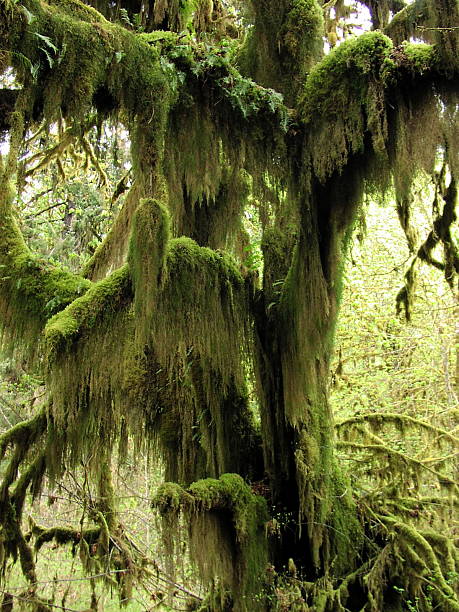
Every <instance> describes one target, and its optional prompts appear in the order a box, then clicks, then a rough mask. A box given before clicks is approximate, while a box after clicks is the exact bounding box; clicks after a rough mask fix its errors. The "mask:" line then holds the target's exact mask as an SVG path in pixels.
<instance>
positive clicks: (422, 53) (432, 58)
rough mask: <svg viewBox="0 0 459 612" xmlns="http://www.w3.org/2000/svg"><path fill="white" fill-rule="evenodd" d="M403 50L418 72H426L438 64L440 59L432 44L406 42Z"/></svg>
mask: <svg viewBox="0 0 459 612" xmlns="http://www.w3.org/2000/svg"><path fill="white" fill-rule="evenodd" d="M403 51H404V53H405V55H406V57H407V58H408V61H409V62H410V67H412V70H413V71H414V72H415V73H416V74H424V73H426V72H428V71H429V70H432V68H434V67H436V66H437V63H438V59H437V55H436V53H435V49H434V47H432V45H426V44H422V43H418V44H415V43H405V44H404V45H403Z"/></svg>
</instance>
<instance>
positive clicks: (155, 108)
mask: <svg viewBox="0 0 459 612" xmlns="http://www.w3.org/2000/svg"><path fill="white" fill-rule="evenodd" d="M89 4H93V6H89ZM365 6H367V7H368V9H369V11H370V14H371V17H372V19H373V31H370V32H367V33H364V34H362V35H360V36H353V37H350V38H349V40H345V41H339V40H338V39H339V35H340V32H341V33H342V34H343V36H344V35H345V34H346V33H347V32H348V27H347V26H346V17H348V16H349V11H350V8H349V7H347V8H346V5H345V4H344V3H342V2H337V3H334V5H333V7H332V6H331V3H324V4H323V5H322V4H321V3H320V2H317V1H316V0H282V1H280V2H278V3H277V5H276V6H274V4H273V3H272V2H271V3H270V2H266V1H264V0H259V1H258V0H257V1H256V0H252V1H250V2H235V3H234V4H233V3H231V2H223V1H220V0H215V1H214V2H207V1H206V0H196V1H195V2H176V1H175V0H170V1H166V0H152V1H151V2H150V3H148V6H147V5H144V4H143V3H142V4H140V3H139V4H138V5H137V4H136V3H135V2H132V3H126V5H124V3H119V4H117V5H116V7H114V6H105V5H101V3H99V2H97V3H90V2H89V3H88V5H86V4H84V3H82V2H80V1H79V0H52V1H51V2H49V3H46V2H43V1H41V0H22V1H19V2H13V1H11V0H0V34H1V40H2V42H1V48H0V71H1V73H2V78H3V79H4V80H5V82H6V84H7V87H6V88H5V90H2V91H6V92H7V93H5V95H4V96H3V95H2V98H1V102H2V105H1V106H0V108H1V109H2V111H3V110H4V115H5V117H4V118H3V117H2V120H1V121H0V128H1V129H3V130H4V132H5V134H7V144H6V142H5V146H4V147H3V149H2V151H3V152H2V155H1V158H0V159H1V164H0V266H1V271H2V273H1V278H0V313H1V319H0V325H1V331H2V349H3V351H5V353H8V354H9V355H10V356H11V358H12V359H16V360H26V361H24V363H28V364H29V366H30V367H33V368H35V370H36V371H37V372H38V373H39V374H40V376H42V377H43V378H44V381H45V391H44V393H43V395H44V401H43V403H42V405H41V406H40V408H39V409H38V411H37V413H36V414H31V415H30V418H28V419H27V420H25V421H24V422H22V423H19V424H17V425H15V426H13V427H12V428H10V429H9V430H7V431H6V432H5V433H4V434H2V436H1V437H0V450H1V451H2V453H1V455H2V457H3V456H6V457H7V458H6V463H5V466H4V468H2V479H3V480H2V484H1V487H0V510H1V512H0V525H1V529H0V562H1V568H2V572H1V574H2V575H4V573H5V569H6V564H7V563H8V562H9V561H10V559H12V560H13V561H15V560H16V559H17V558H19V560H20V564H21V568H22V572H23V574H24V576H25V577H26V579H27V581H28V583H29V587H28V591H27V594H26V595H24V596H22V597H23V599H24V598H25V600H26V602H27V604H28V605H30V607H32V608H34V609H37V610H48V609H51V608H52V605H53V604H52V602H46V601H45V600H44V599H43V598H41V597H40V595H39V583H38V581H37V574H36V569H35V560H34V554H33V550H36V551H39V550H40V549H41V548H42V547H43V546H44V545H45V544H46V543H48V542H51V541H54V542H55V543H56V545H59V546H60V545H62V546H64V545H66V544H69V543H70V544H71V545H72V548H73V552H75V551H76V550H77V549H78V551H79V555H80V558H81V561H82V563H83V567H84V568H85V570H86V571H87V572H88V574H91V573H99V571H100V572H102V573H104V575H105V576H106V579H107V582H108V583H109V584H111V585H112V586H113V585H115V586H117V587H118V588H119V591H120V597H121V602H122V603H126V601H127V600H128V598H129V597H130V593H131V589H132V585H133V583H134V581H136V580H142V579H144V578H145V576H146V575H148V572H151V570H150V569H149V567H148V563H147V562H146V561H145V559H144V558H142V555H141V553H140V552H139V549H138V547H136V546H134V545H133V543H132V542H131V541H130V540H129V538H128V537H127V535H126V534H125V532H124V529H123V526H122V525H121V522H120V520H119V517H118V514H117V505H116V499H115V495H114V491H113V487H112V484H111V478H110V472H111V463H112V458H113V457H114V456H115V455H118V457H119V458H120V459H121V460H123V459H125V458H126V456H127V455H128V453H129V452H133V453H134V454H135V453H139V452H143V451H145V452H148V453H149V454H150V455H151V456H152V457H155V458H157V459H160V460H161V461H162V465H163V467H164V472H165V480H166V481H169V482H166V483H165V484H163V485H162V486H161V487H160V488H159V490H158V492H157V493H156V495H155V497H154V500H153V506H154V507H155V508H156V509H157V510H159V512H160V514H161V516H162V519H163V528H164V531H165V541H166V543H167V546H166V550H167V553H168V556H169V559H173V558H174V555H175V554H176V546H175V545H174V536H175V541H178V540H179V539H180V535H181V533H182V532H183V530H182V526H183V521H185V522H187V523H188V524H189V529H188V531H187V541H188V545H187V546H188V551H189V553H190V557H191V560H192V562H193V563H194V564H195V566H196V567H197V569H198V573H199V579H200V580H201V582H202V584H204V585H205V586H206V588H207V591H208V593H207V596H206V597H205V598H203V599H201V598H199V597H196V596H194V597H193V596H192V599H193V603H190V604H189V605H190V606H191V608H190V609H201V610H209V611H211V610H214V611H218V610H225V609H228V610H231V609H234V610H241V611H243V610H248V609H250V608H253V609H260V610H265V609H273V610H276V609H282V606H283V605H287V604H286V603H285V602H286V601H290V604H288V605H289V606H290V608H288V609H298V610H317V611H324V612H325V611H333V612H344V611H346V610H348V611H353V610H356V611H357V610H359V611H360V610H369V611H372V612H377V611H380V610H394V611H397V612H398V611H399V610H400V611H402V610H414V609H417V610H419V611H422V612H431V611H433V610H436V609H441V610H445V611H450V610H452V611H454V610H459V599H458V593H457V588H455V586H454V576H457V572H458V571H459V557H458V554H457V546H456V543H455V542H454V540H453V539H452V538H450V536H449V534H448V535H444V534H442V533H441V531H440V530H439V529H440V528H439V527H438V525H436V524H433V525H427V524H426V520H425V517H424V515H423V513H422V512H421V511H420V510H419V508H420V507H421V506H422V504H423V501H422V496H423V495H424V490H423V486H424V484H423V483H424V481H423V480H422V478H423V477H424V476H425V477H428V478H430V479H431V481H432V482H435V483H436V486H438V487H439V491H440V494H439V502H438V503H439V504H443V503H446V499H448V503H449V504H450V507H451V508H454V507H457V494H458V484H457V482H456V481H455V478H456V475H455V474H453V473H450V471H448V470H449V467H448V468H447V469H446V471H445V469H444V465H438V464H437V463H435V462H432V464H431V465H430V464H428V465H426V464H425V463H423V462H422V461H420V460H419V459H417V458H416V457H413V456H411V455H410V454H409V452H405V451H404V450H403V449H400V450H399V449H394V448H391V447H390V445H388V444H387V441H386V440H385V438H384V436H381V435H380V432H379V429H380V428H381V427H382V425H381V423H383V424H384V425H388V426H389V427H390V426H395V427H396V428H398V429H410V430H413V431H416V432H421V433H422V434H425V433H426V432H428V433H430V434H432V435H434V436H437V438H440V439H442V440H445V441H447V443H448V444H449V445H450V446H452V447H453V448H454V449H455V448H456V446H457V443H458V441H457V436H456V434H455V433H454V432H453V433H451V432H449V431H448V430H447V429H443V428H440V427H437V426H429V424H428V423H426V422H425V421H423V420H422V419H418V418H415V417H411V416H407V415H399V414H395V413H390V414H386V413H384V412H381V413H379V414H378V415H374V414H371V413H369V414H363V415H358V416H355V417H349V418H343V419H342V420H341V421H340V422H339V423H338V424H337V428H336V430H337V432H338V434H339V440H338V441H337V440H336V438H335V428H334V421H333V415H332V411H331V407H330V402H329V397H328V395H329V389H328V380H329V372H330V367H331V357H332V350H333V340H334V333H335V326H336V322H337V316H338V306H339V301H340V296H341V291H342V283H343V278H342V276H343V268H344V260H345V256H346V253H347V250H348V245H349V242H350V238H351V235H352V231H353V229H354V226H355V225H356V223H357V220H358V219H359V218H360V219H361V218H362V216H363V215H364V208H362V202H363V200H364V197H365V196H366V195H370V194H372V195H375V194H383V193H387V192H388V191H389V190H391V189H393V190H394V193H395V197H396V200H397V207H398V213H399V217H400V221H401V225H402V228H403V230H404V232H405V235H406V238H407V243H408V247H409V251H410V256H411V261H410V265H409V267H408V269H407V271H406V276H405V284H404V287H402V288H401V290H400V293H399V296H398V298H397V302H398V305H399V309H400V310H403V311H404V313H405V315H406V317H407V319H409V318H410V316H411V311H412V303H413V298H414V293H415V287H416V276H417V273H416V271H417V269H418V266H419V263H420V262H427V263H428V264H431V265H432V266H433V267H436V268H438V269H440V270H441V271H442V272H443V274H444V277H445V279H446V281H447V283H448V284H449V286H450V287H451V289H452V290H453V291H456V292H457V282H458V273H459V263H458V262H459V258H458V250H457V235H456V234H455V230H454V223H455V222H456V220H457V218H456V207H457V185H456V176H457V172H458V168H457V160H458V149H457V147H458V142H459V139H458V138H457V125H458V121H457V109H458V105H457V82H458V80H457V77H458V72H459V67H458V64H457V39H458V30H457V23H458V21H459V11H458V6H457V2H456V1H455V0H447V1H446V0H445V2H433V1H431V2H422V3H420V2H415V3H413V4H410V5H407V6H405V4H404V3H403V2H384V3H383V2H381V3H375V2H373V1H372V2H368V3H365V2H363V3H360V11H362V10H363V7H365ZM332 8H333V10H334V12H333V14H332V13H331V9H332ZM99 11H100V12H99ZM391 13H392V19H390V15H391ZM360 14H361V13H360ZM376 28H384V33H382V32H381V31H380V30H379V29H376ZM326 35H327V37H328V41H329V44H330V46H331V47H332V49H331V50H330V52H329V53H325V51H326V50H325V48H324V37H325V36H326ZM413 37H415V38H416V39H417V40H416V42H414V41H413V40H411V39H412V38H413ZM418 39H422V40H423V41H424V42H422V43H420V42H418ZM338 42H340V43H341V44H337V43H338ZM110 124H111V125H117V126H123V129H124V130H126V131H127V132H128V133H129V137H130V142H131V150H130V156H131V159H132V168H131V169H130V170H129V171H128V172H127V173H123V174H122V176H120V177H119V182H118V185H117V188H116V190H115V192H114V194H113V196H112V198H111V200H110V202H111V204H110V208H113V206H114V203H115V202H116V201H117V199H118V198H120V196H122V198H123V202H122V204H121V206H120V208H119V210H118V212H117V213H115V211H113V214H112V217H113V220H112V223H111V227H110V228H109V231H108V232H107V234H106V236H105V237H102V236H100V238H101V240H100V241H99V244H98V246H97V248H96V249H92V252H91V257H90V258H89V259H88V260H87V261H86V262H85V265H84V267H83V268H82V270H81V271H80V272H79V273H78V272H76V271H72V270H71V269H70V268H69V267H67V268H66V267H64V266H62V265H59V264H58V263H57V262H56V261H53V260H48V261H46V260H45V259H40V258H39V257H36V256H35V255H33V254H32V252H31V250H30V247H29V246H28V245H27V242H26V240H25V238H24V235H25V234H26V230H25V228H24V220H21V218H20V216H19V215H18V212H17V211H18V210H20V209H21V202H22V201H23V199H24V197H25V194H26V193H27V190H28V188H29V186H30V180H31V179H32V178H33V177H34V176H38V175H39V173H40V172H43V171H45V170H46V169H50V168H52V167H53V168H54V167H55V168H56V172H57V173H58V175H59V176H60V177H61V179H62V180H65V179H66V177H67V174H68V173H67V174H66V168H65V166H66V163H67V165H70V167H71V168H72V172H77V171H79V172H81V171H88V167H89V166H91V167H92V168H93V170H92V171H93V172H94V173H95V175H96V176H97V177H98V189H99V191H100V193H101V194H103V195H105V193H104V189H105V188H106V185H107V181H108V177H107V173H106V170H105V169H104V168H103V166H102V165H101V163H100V161H99V156H98V154H97V149H98V148H99V149H100V143H101V135H102V133H103V130H104V129H105V126H107V125H110ZM426 125H428V126H429V127H428V130H426ZM46 132H49V136H48V138H49V139H50V140H52V141H53V142H52V143H51V144H50V145H49V146H47V144H48V142H47V139H46V138H45V137H44V136H43V134H44V133H46ZM94 132H96V133H98V137H96V141H95V143H93V142H92V141H91V139H92V138H94ZM41 139H43V144H41V142H40V141H41ZM32 145H33V147H35V149H36V152H35V153H33V154H29V149H30V148H32ZM66 156H69V159H70V161H67V162H65V157H66ZM421 176H422V177H425V176H427V177H431V180H432V184H433V194H434V196H433V197H434V205H433V210H434V219H433V224H432V228H431V231H430V233H429V235H428V237H427V239H426V240H425V241H424V242H423V243H420V242H419V240H418V238H417V236H416V232H415V231H414V229H413V223H412V221H411V216H410V215H411V210H412V202H413V199H414V197H415V193H416V189H417V181H418V180H419V177H421ZM54 188H56V183H54V185H53V186H52V187H51V190H52V189H54ZM72 193H73V195H75V196H76V199H78V198H79V197H80V198H81V197H82V190H81V189H79V190H75V189H74V190H73V192H72ZM123 194H124V195H123ZM106 197H108V196H106ZM248 210H252V211H256V215H257V216H258V218H259V220H260V223H259V225H260V228H259V229H260V232H261V240H260V245H261V246H260V255H259V257H260V261H262V264H263V265H262V266H258V265H256V264H254V261H255V260H254V259H253V258H252V259H248V258H247V253H248V252H249V253H250V249H251V248H252V247H251V245H250V240H251V237H250V234H248V233H247V229H246V225H247V224H246V220H247V211H248ZM74 215H75V212H74V208H70V207H68V206H66V209H65V216H64V220H65V219H67V220H69V219H70V218H72V217H73V216H74ZM69 222H70V221H69ZM21 224H22V228H21ZM95 233H96V236H97V232H95ZM438 246H442V247H443V257H442V258H441V257H440V256H439V255H438V249H437V247H438ZM421 433H419V435H421ZM416 435H418V434H416ZM338 450H339V452H352V453H354V454H355V455H356V456H357V457H363V459H362V460H367V461H369V460H368V459H365V458H368V457H370V458H371V462H374V463H375V464H377V463H378V460H379V459H381V457H386V458H387V474H386V475H385V476H382V477H381V482H382V483H383V484H382V485H381V486H382V490H383V498H384V499H383V503H381V499H380V497H378V496H377V495H368V496H367V497H368V498H366V497H365V496H361V495H360V491H359V490H358V488H357V487H354V488H355V490H353V486H354V485H355V483H354V482H353V481H352V482H351V480H350V478H349V475H348V474H347V473H346V471H345V470H344V469H343V467H342V465H341V464H340V463H339V461H338V458H337V451H338ZM455 452H456V451H455V450H453V451H452V453H453V456H454V453H455ZM6 453H7V455H5V454H6ZM439 463H440V464H442V463H443V462H442V461H440V462H439ZM448 465H449V464H448ZM79 466H84V474H85V479H86V480H87V481H91V482H92V483H93V486H94V488H95V490H96V491H97V493H96V497H95V498H94V499H90V500H89V502H88V507H87V517H88V519H89V523H90V524H89V526H86V527H84V528H83V526H82V525H80V526H78V525H76V526H73V527H68V528H62V527H43V526H40V525H36V524H32V525H31V526H29V528H27V527H26V525H25V521H24V520H23V511H24V504H25V501H26V496H27V493H28V492H30V494H31V495H32V497H35V496H37V495H38V494H39V493H40V491H41V489H42V487H43V482H44V479H45V478H47V479H49V481H50V482H56V480H57V479H60V478H63V477H65V475H66V473H67V472H68V471H69V470H72V469H78V467H79ZM426 472H427V474H426ZM395 473H398V474H399V477H398V478H399V480H397V478H396V477H394V476H393V474H395ZM362 478H363V479H365V478H367V474H365V475H364V476H362ZM386 481H387V483H388V484H387V483H386ZM385 484H387V486H386V487H385V488H384V486H385ZM413 491H414V494H412V492H413ZM413 499H414V500H416V501H413ZM413 504H417V505H416V510H415V511H413ZM85 511H86V502H85ZM276 517H277V518H276ZM281 517H282V518H281ZM27 529H28V531H27ZM158 571H159V570H158ZM112 573H114V575H115V576H116V577H117V578H116V580H115V581H113V578H111V576H112ZM107 577H110V579H109V578H107ZM171 583H172V584H173V581H172V582H171ZM7 596H8V597H7ZM289 597H292V598H293V599H292V600H289V599H288V598H289ZM282 598H285V599H284V603H283V599H282ZM413 602H416V604H415V605H416V608H414V607H413V606H414V604H413ZM10 603H11V595H10V594H9V593H6V594H5V598H4V605H10ZM91 605H92V606H93V605H94V606H95V605H96V604H95V603H94V601H93V602H92V604H91ZM410 606H411V607H410Z"/></svg>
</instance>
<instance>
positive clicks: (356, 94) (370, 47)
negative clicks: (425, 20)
mask: <svg viewBox="0 0 459 612" xmlns="http://www.w3.org/2000/svg"><path fill="white" fill-rule="evenodd" d="M391 49H392V42H391V40H390V39H389V38H387V36H384V35H383V34H381V33H380V32H369V33H366V34H363V35H362V36H359V37H357V38H354V39H350V40H348V41H346V42H344V43H343V44H342V45H339V47H335V48H334V49H333V50H332V51H331V52H330V54H329V55H328V56H326V57H325V58H324V59H323V60H322V62H320V64H317V66H315V68H314V69H313V70H312V71H311V74H310V75H309V77H308V79H307V80H306V84H305V87H304V90H303V95H302V98H301V109H300V115H301V118H302V120H303V121H304V122H305V123H306V124H307V125H308V126H309V129H310V133H309V142H308V150H309V151H310V154H311V158H312V164H313V168H314V171H315V173H316V174H317V176H318V178H319V179H321V180H323V179H324V178H325V177H326V176H328V175H330V174H331V173H332V172H333V171H334V170H336V169H338V170H340V169H341V168H342V167H343V166H344V165H345V164H346V163H347V161H348V159H349V157H350V156H351V155H352V154H356V153H358V152H359V151H363V146H364V136H365V133H366V132H367V131H368V132H370V134H371V135H372V139H373V146H374V148H375V150H376V151H377V152H383V151H384V143H385V139H386V131H387V126H386V117H385V106H384V84H383V82H382V77H381V67H382V65H383V63H384V61H385V60H386V59H387V58H388V56H389V54H390V52H391ZM318 116H319V117H321V120H320V121H319V122H318V123H317V117H318ZM313 118H314V124H312V123H311V121H312V119H313Z"/></svg>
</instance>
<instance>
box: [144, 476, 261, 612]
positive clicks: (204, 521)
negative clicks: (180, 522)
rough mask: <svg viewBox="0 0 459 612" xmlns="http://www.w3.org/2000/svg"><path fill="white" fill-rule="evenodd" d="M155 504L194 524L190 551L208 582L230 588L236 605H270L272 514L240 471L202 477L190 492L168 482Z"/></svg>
mask: <svg viewBox="0 0 459 612" xmlns="http://www.w3.org/2000/svg"><path fill="white" fill-rule="evenodd" d="M153 504H154V505H155V506H158V507H159V508H160V510H161V511H162V512H163V513H166V514H167V513H174V514H176V513H177V511H178V510H181V511H182V512H183V513H184V515H185V518H186V520H187V521H188V522H189V525H190V539H191V550H190V552H191V556H192V558H193V559H194V561H195V562H196V563H197V565H198V567H199V569H200V572H201V575H202V578H203V579H204V580H205V582H206V583H207V584H208V585H211V584H213V583H214V584H218V585H219V586H218V587H217V591H218V592H219V593H220V594H221V592H222V591H223V592H230V593H231V595H232V601H233V609H234V610H239V611H243V610H248V609H249V607H250V608H251V609H256V610H258V609H259V610H262V609H265V608H264V605H265V601H264V594H263V590H264V586H265V585H264V572H265V569H266V567H267V561H268V555H267V540H266V535H265V529H264V525H265V523H266V521H267V520H268V518H269V515H268V511H267V505H266V500H265V499H263V498H262V497H259V496H257V495H254V494H253V493H252V491H251V489H250V487H249V486H248V485H247V484H246V483H245V482H244V480H243V479H242V478H241V477H240V476H239V474H223V475H222V476H221V477H220V478H219V479H214V478H207V479H205V480H200V481H197V482H194V483H193V484H192V485H191V486H190V487H189V488H188V489H187V490H186V491H184V490H183V489H181V488H180V487H178V485H176V484H174V483H167V484H166V485H162V487H160V489H159V490H158V494H157V495H156V496H155V499H154V501H153ZM170 526H171V524H170V523H166V524H165V527H166V528H170ZM215 581H217V582H215ZM215 594H216V593H215V592H214V595H215ZM220 603H221V600H220ZM207 605H208V606H209V605H210V606H211V604H210V603H208V604H207ZM207 609H209V610H214V609H215V610H216V609H217V608H212V606H211V607H210V608H209V607H208V608H207ZM218 609H220V608H218Z"/></svg>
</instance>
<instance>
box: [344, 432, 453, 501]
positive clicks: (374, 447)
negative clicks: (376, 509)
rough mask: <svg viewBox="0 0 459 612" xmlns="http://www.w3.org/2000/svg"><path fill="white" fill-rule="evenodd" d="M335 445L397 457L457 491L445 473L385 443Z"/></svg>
mask: <svg viewBox="0 0 459 612" xmlns="http://www.w3.org/2000/svg"><path fill="white" fill-rule="evenodd" d="M337 447H338V448H343V449H354V450H360V451H369V452H371V453H373V454H375V455H385V456H392V457H395V458H397V459H399V460H400V462H401V463H402V464H405V465H411V466H413V467H414V468H416V469H418V470H425V471H427V472H430V473H431V474H433V475H434V476H435V477H436V478H437V479H438V481H439V482H440V484H443V485H446V486H451V487H453V488H454V489H455V490H457V492H458V493H459V483H458V482H456V481H455V480H452V479H451V478H449V477H448V476H446V475H445V474H441V473H440V472H437V470H434V469H433V468H431V467H429V466H428V465H426V464H425V463H424V462H423V461H420V460H418V459H414V458H413V457H410V456H409V455H407V454H405V453H402V452H400V451H397V450H394V449H393V448H390V447H389V446H386V445H385V444H361V443H359V442H343V441H338V442H337Z"/></svg>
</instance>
